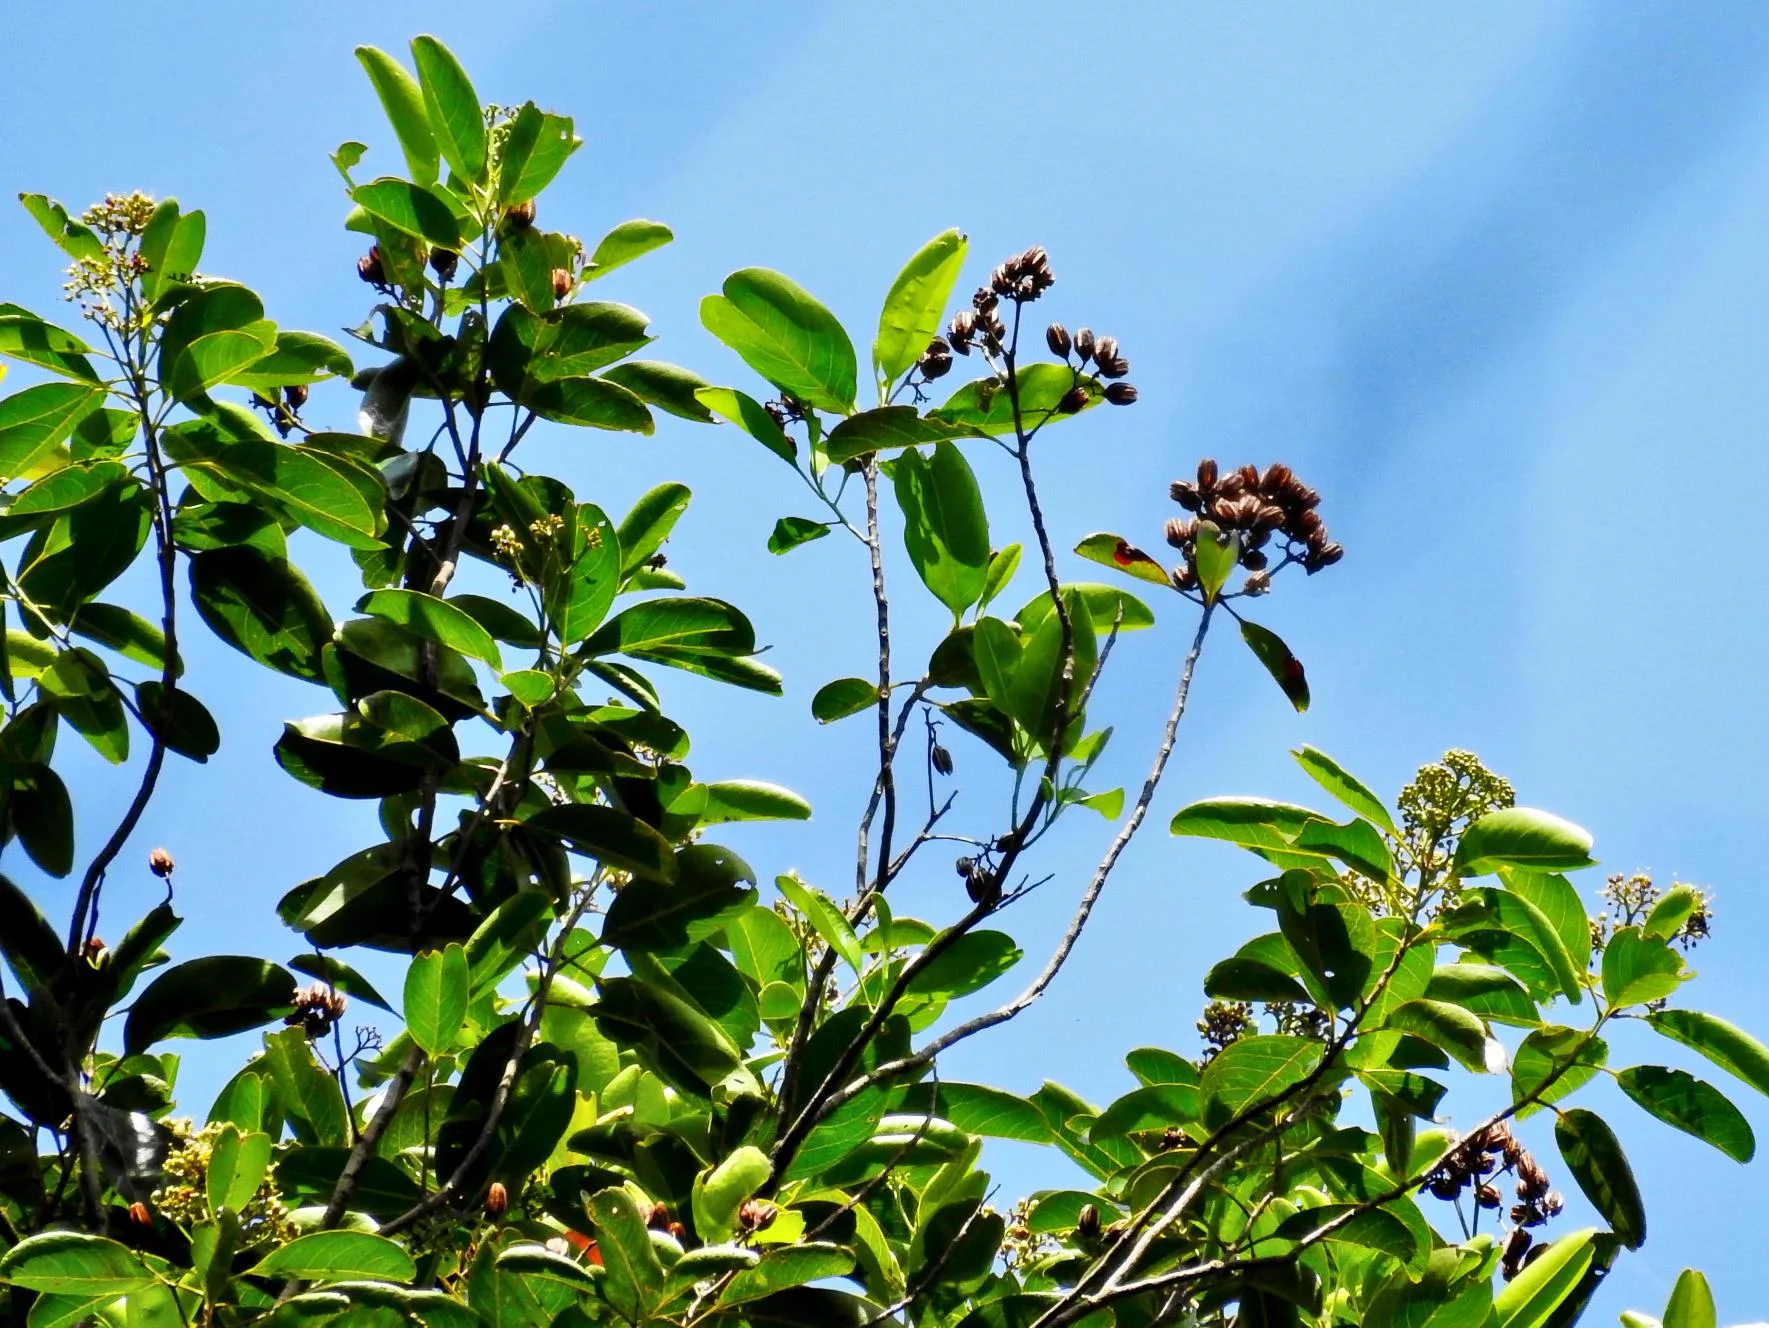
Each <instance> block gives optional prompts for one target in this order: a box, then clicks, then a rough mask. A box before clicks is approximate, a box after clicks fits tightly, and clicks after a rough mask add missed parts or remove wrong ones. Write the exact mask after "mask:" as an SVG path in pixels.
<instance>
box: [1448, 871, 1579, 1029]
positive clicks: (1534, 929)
mask: <svg viewBox="0 0 1769 1328" xmlns="http://www.w3.org/2000/svg"><path fill="white" fill-rule="evenodd" d="M1443 922H1444V930H1445V932H1446V934H1447V935H1448V936H1449V937H1450V938H1451V939H1453V940H1455V941H1457V942H1458V943H1459V944H1461V945H1464V946H1467V947H1468V948H1469V949H1471V950H1473V951H1475V952H1476V953H1478V954H1481V955H1483V956H1485V957H1486V958H1489V959H1491V960H1493V961H1494V962H1495V963H1498V964H1502V965H1504V966H1505V967H1506V968H1509V969H1510V970H1511V971H1512V972H1513V973H1515V974H1517V976H1518V977H1520V978H1522V979H1523V980H1524V981H1525V982H1526V983H1528V984H1529V985H1531V986H1532V987H1535V988H1537V989H1538V992H1540V993H1546V992H1549V991H1552V990H1554V988H1555V987H1558V988H1559V990H1560V992H1561V993H1562V994H1563V995H1564V996H1565V997H1566V998H1567V999H1568V1000H1569V1001H1571V1002H1572V1003H1573V1004H1574V1005H1577V1004H1578V1003H1579V1001H1580V999H1581V997H1580V993H1581V991H1582V990H1583V988H1582V986H1581V981H1580V979H1581V973H1580V970H1579V969H1577V968H1575V967H1574V966H1573V962H1572V956H1571V955H1569V954H1568V953H1567V952H1566V946H1565V945H1564V944H1563V943H1562V941H1561V939H1560V930H1559V929H1558V928H1557V927H1556V926H1555V924H1554V923H1553V922H1552V921H1551V920H1550V919H1549V918H1548V917H1547V916H1546V915H1545V914H1544V913H1543V912H1542V910H1541V909H1539V908H1537V907H1536V906H1535V905H1534V904H1532V903H1531V902H1530V901H1529V900H1528V899H1527V898H1526V897H1524V896H1523V895H1522V894H1521V893H1518V892H1513V891H1510V890H1498V889H1493V888H1491V887H1486V886H1482V887H1465V888H1464V889H1463V891H1462V893H1461V897H1460V899H1459V900H1458V902H1457V903H1456V904H1455V905H1453V906H1452V907H1451V908H1450V909H1449V910H1448V911H1446V912H1445V914H1444V915H1443ZM1583 936H1584V940H1585V943H1586V944H1587V945H1588V944H1589V942H1590V931H1589V930H1588V929H1587V930H1586V931H1585V932H1584V933H1583Z"/></svg>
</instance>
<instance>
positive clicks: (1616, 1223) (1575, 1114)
mask: <svg viewBox="0 0 1769 1328" xmlns="http://www.w3.org/2000/svg"><path fill="white" fill-rule="evenodd" d="M1554 1142H1555V1143H1557V1144H1558V1145H1559V1146H1560V1156H1561V1157H1562V1158H1563V1159H1565V1161H1566V1165H1567V1168H1568V1170H1570V1171H1571V1172H1572V1177H1573V1179H1574V1180H1575V1181H1577V1182H1578V1185H1579V1189H1580V1190H1582V1191H1584V1195H1585V1197H1586V1198H1587V1199H1589V1200H1590V1201H1591V1206H1592V1207H1593V1208H1595V1209H1596V1210H1597V1211H1598V1213H1599V1214H1601V1215H1602V1217H1603V1219H1604V1221H1606V1222H1608V1223H1609V1225H1610V1227H1611V1228H1612V1229H1613V1230H1614V1231H1615V1234H1616V1235H1617V1236H1619V1237H1621V1241H1622V1244H1624V1245H1626V1246H1627V1247H1628V1248H1629V1249H1631V1250H1637V1249H1639V1248H1640V1247H1641V1246H1642V1245H1644V1244H1645V1243H1646V1208H1645V1206H1644V1205H1643V1204H1642V1203H1641V1201H1640V1190H1639V1187H1638V1186H1637V1185H1635V1183H1634V1172H1633V1169H1632V1168H1631V1167H1629V1165H1628V1157H1627V1154H1626V1153H1624V1152H1623V1151H1622V1145H1621V1141H1620V1140H1619V1139H1617V1138H1616V1137H1615V1132H1614V1131H1613V1130H1611V1129H1610V1128H1609V1126H1608V1125H1606V1124H1605V1123H1604V1121H1603V1118H1602V1117H1601V1116H1598V1115H1597V1114H1596V1113H1594V1112H1590V1111H1586V1110H1584V1108H1582V1107H1572V1108H1570V1109H1568V1110H1566V1111H1563V1112H1561V1113H1560V1117H1559V1119H1558V1120H1556V1121H1555V1123H1554Z"/></svg>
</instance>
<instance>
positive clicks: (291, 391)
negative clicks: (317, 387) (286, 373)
mask: <svg viewBox="0 0 1769 1328" xmlns="http://www.w3.org/2000/svg"><path fill="white" fill-rule="evenodd" d="M283 400H284V401H285V402H286V403H287V404H288V407H289V409H290V410H300V409H301V407H303V406H305V405H306V404H307V387H306V385H305V384H303V383H290V384H289V385H288V386H287V387H285V388H284V389H283Z"/></svg>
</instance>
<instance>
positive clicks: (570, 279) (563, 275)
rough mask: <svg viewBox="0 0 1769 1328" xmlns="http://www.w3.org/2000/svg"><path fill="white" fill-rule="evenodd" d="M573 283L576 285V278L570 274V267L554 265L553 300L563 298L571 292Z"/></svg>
mask: <svg viewBox="0 0 1769 1328" xmlns="http://www.w3.org/2000/svg"><path fill="white" fill-rule="evenodd" d="M575 285H577V278H576V277H574V276H572V275H571V269H570V268H568V267H556V268H554V269H553V298H554V299H555V300H563V299H564V298H565V297H566V296H567V295H569V294H571V288H572V287H573V286H575Z"/></svg>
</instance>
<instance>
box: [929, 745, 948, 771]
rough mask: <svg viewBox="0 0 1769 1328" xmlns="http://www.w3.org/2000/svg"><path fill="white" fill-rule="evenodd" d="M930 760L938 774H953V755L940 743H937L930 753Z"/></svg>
mask: <svg viewBox="0 0 1769 1328" xmlns="http://www.w3.org/2000/svg"><path fill="white" fill-rule="evenodd" d="M928 760H929V761H930V762H931V763H932V765H933V767H934V770H935V771H936V772H937V773H939V774H942V775H949V774H951V773H952V753H951V752H949V751H947V750H946V749H945V748H944V747H942V746H940V744H939V743H937V742H936V743H935V744H934V745H933V749H932V750H931V751H929V752H928Z"/></svg>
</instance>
